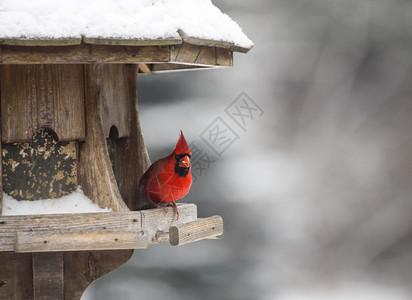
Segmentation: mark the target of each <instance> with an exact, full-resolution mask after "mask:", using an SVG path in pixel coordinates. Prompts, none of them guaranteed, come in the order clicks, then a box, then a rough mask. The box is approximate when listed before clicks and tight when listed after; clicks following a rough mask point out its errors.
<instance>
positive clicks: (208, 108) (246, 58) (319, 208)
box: [83, 0, 412, 300]
mask: <svg viewBox="0 0 412 300" xmlns="http://www.w3.org/2000/svg"><path fill="white" fill-rule="evenodd" d="M213 3H214V4H215V5H216V6H218V7H219V8H220V9H221V10H222V11H224V12H226V13H227V14H228V15H229V16H230V17H231V18H232V19H234V20H235V21H237V22H238V24H239V25H240V26H241V27H242V29H243V31H244V32H245V33H246V34H247V35H248V36H249V38H250V39H252V40H253V41H254V43H255V46H254V48H253V49H252V50H251V51H250V52H249V53H248V54H246V55H244V54H238V53H237V54H236V55H235V57H234V67H233V68H232V69H220V70H208V71H194V72H179V73H170V74H159V75H143V76H140V77H139V101H140V102H139V105H140V107H139V110H140V116H141V122H142V126H143V132H144V137H145V141H146V145H147V147H148V150H149V154H150V158H151V160H152V161H155V160H157V159H159V158H161V157H163V156H165V155H168V154H169V153H170V152H171V151H172V149H173V147H174V145H175V143H176V141H177V138H178V133H179V130H180V129H182V130H183V132H184V133H185V136H186V139H187V140H188V142H189V143H194V144H192V145H196V147H197V148H199V149H200V150H201V151H202V153H206V154H207V155H206V156H203V158H205V157H207V158H208V159H209V163H210V164H209V163H208V164H207V165H204V164H203V167H204V168H203V169H197V170H194V173H195V175H196V182H195V183H194V184H193V186H192V189H191V191H190V193H189V195H188V196H187V197H186V198H184V199H183V200H182V201H181V202H193V203H196V204H197V205H198V211H199V216H200V217H206V216H211V215H215V214H219V215H222V216H223V218H224V221H225V236H224V238H223V239H222V240H205V241H200V242H197V243H193V244H188V245H185V246H181V247H172V246H170V245H167V244H160V245H154V246H151V247H149V248H148V249H147V250H136V251H135V253H134V256H133V258H132V259H131V260H130V261H129V262H128V263H127V264H126V265H124V266H123V267H121V268H120V269H118V270H116V271H114V272H113V273H111V274H109V275H106V276H105V277H103V278H102V279H100V280H98V281H97V282H95V283H94V284H92V285H91V286H90V287H89V288H88V290H87V291H86V293H85V295H84V296H83V299H84V300H94V299H99V300H105V299H107V300H109V299H125V300H127V299H181V300H185V299H228V300H229V299H239V300H240V299H242V300H243V299H264V300H271V299H280V300H295V299H412V251H411V250H412V181H411V179H412V159H411V154H412V88H411V87H412V68H411V63H412V17H411V16H412V2H410V1H402V0H391V1H387V0H310V1H308V0H254V1H246V0H243V1H240V0H226V1H223V0H221V1H213ZM242 92H245V93H246V94H247V95H248V96H249V97H250V99H251V100H252V101H253V102H250V100H249V98H247V97H246V96H245V94H242ZM241 94H242V95H241ZM240 95H241V96H240ZM238 96H240V98H238ZM245 97H246V98H245ZM236 99H238V100H239V99H240V100H241V99H246V101H248V103H249V104H251V105H252V106H253V103H254V105H255V106H253V107H254V108H256V110H253V111H251V112H249V115H248V117H245V118H244V120H245V124H243V123H242V124H241V125H242V127H241V126H239V124H237V123H236V122H235V121H234V119H232V118H231V117H230V115H229V114H227V113H226V112H225V109H227V108H228V107H229V106H230V105H231V104H232V103H233V101H235V100H236ZM232 107H233V106H232ZM258 108H259V109H261V111H260V110H259V109H258ZM245 113H246V112H245ZM217 117H220V119H221V120H223V121H224V122H225V123H226V125H227V126H228V127H230V129H232V130H233V132H235V134H236V135H237V136H238V138H236V139H235V140H234V141H233V143H232V144H231V145H230V147H228V148H227V149H225V151H224V152H223V153H222V154H221V155H220V156H219V155H218V154H217V153H215V152H214V151H212V150H211V148H210V147H209V146H208V145H207V144H206V143H205V142H204V141H203V140H202V139H201V135H202V133H203V132H204V131H205V130H206V129H207V128H210V125H211V124H212V122H213V121H214V120H215V119H216V118H217ZM192 152H193V150H192ZM203 163H205V159H203ZM205 166H206V167H205ZM200 171H201V172H200Z"/></svg>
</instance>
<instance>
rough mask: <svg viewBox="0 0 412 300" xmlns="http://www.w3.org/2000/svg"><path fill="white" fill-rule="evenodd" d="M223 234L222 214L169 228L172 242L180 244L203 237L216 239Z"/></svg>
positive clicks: (176, 244)
mask: <svg viewBox="0 0 412 300" xmlns="http://www.w3.org/2000/svg"><path fill="white" fill-rule="evenodd" d="M222 236H223V219H222V217H221V216H212V217H209V218H203V219H200V218H199V219H197V220H196V221H194V222H190V223H185V224H179V225H173V226H171V227H170V229H169V238H170V244H171V245H172V246H180V245H184V244H187V243H192V242H195V241H199V240H203V239H216V238H222Z"/></svg>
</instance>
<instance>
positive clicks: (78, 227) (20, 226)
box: [0, 203, 197, 251]
mask: <svg viewBox="0 0 412 300" xmlns="http://www.w3.org/2000/svg"><path fill="white" fill-rule="evenodd" d="M177 207H178V210H179V213H180V218H179V219H178V220H177V219H176V214H175V213H174V211H173V209H172V208H171V207H166V208H154V209H147V210H141V211H127V212H117V213H83V214H53V215H25V216H0V251H14V250H15V235H16V233H25V232H27V233H33V234H35V235H36V236H41V235H42V234H45V235H46V234H51V233H53V232H55V233H56V234H58V233H59V232H62V233H67V232H69V233H70V232H74V233H80V232H86V233H87V232H89V233H90V232H93V231H94V232H104V231H106V230H107V231H112V232H116V231H117V232H121V231H123V230H126V231H130V230H135V231H136V232H138V233H139V234H141V231H142V230H143V232H144V233H145V235H146V232H147V239H148V241H149V244H150V243H158V242H160V241H157V239H156V233H157V232H159V231H163V232H169V228H170V227H171V226H175V225H180V224H185V223H189V222H193V221H195V220H197V207H196V205H195V204H187V203H180V204H178V205H177ZM57 239H58V237H57ZM88 250H94V248H93V244H92V243H90V248H89V249H88Z"/></svg>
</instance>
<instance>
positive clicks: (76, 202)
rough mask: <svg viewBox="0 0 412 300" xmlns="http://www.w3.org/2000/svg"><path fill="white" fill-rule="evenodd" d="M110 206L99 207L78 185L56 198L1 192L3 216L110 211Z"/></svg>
mask: <svg viewBox="0 0 412 300" xmlns="http://www.w3.org/2000/svg"><path fill="white" fill-rule="evenodd" d="M111 211H112V210H111V209H110V208H100V207H99V206H98V205H97V204H95V203H93V202H92V201H91V200H90V199H89V198H87V197H86V196H85V195H84V193H83V191H82V189H81V188H80V186H79V187H78V188H77V190H76V191H75V192H73V193H71V194H70V195H67V196H63V197H61V198H56V199H44V200H36V201H33V200H30V201H29V200H19V201H18V200H16V199H14V198H13V197H11V196H9V195H7V194H6V193H4V192H3V211H2V215H3V216H15V215H43V214H65V213H92V212H111Z"/></svg>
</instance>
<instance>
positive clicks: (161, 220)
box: [140, 203, 197, 244]
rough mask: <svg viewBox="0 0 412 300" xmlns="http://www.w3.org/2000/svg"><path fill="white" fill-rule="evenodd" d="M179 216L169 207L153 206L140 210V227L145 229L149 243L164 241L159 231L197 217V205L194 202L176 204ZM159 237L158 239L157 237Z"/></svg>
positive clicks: (167, 229)
mask: <svg viewBox="0 0 412 300" xmlns="http://www.w3.org/2000/svg"><path fill="white" fill-rule="evenodd" d="M177 209H178V210H179V214H180V217H179V219H177V216H176V213H175V212H174V211H173V209H172V208H171V207H166V208H154V209H147V210H142V211H140V212H141V213H142V227H143V228H145V229H147V232H148V235H149V244H156V243H161V242H165V240H164V239H163V238H161V235H159V232H169V228H170V227H171V226H174V225H178V224H185V223H188V222H192V221H195V220H196V219H197V207H196V205H195V204H186V203H185V204H180V203H179V204H177ZM158 237H159V238H160V239H159V240H158V239H157V238H158Z"/></svg>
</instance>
